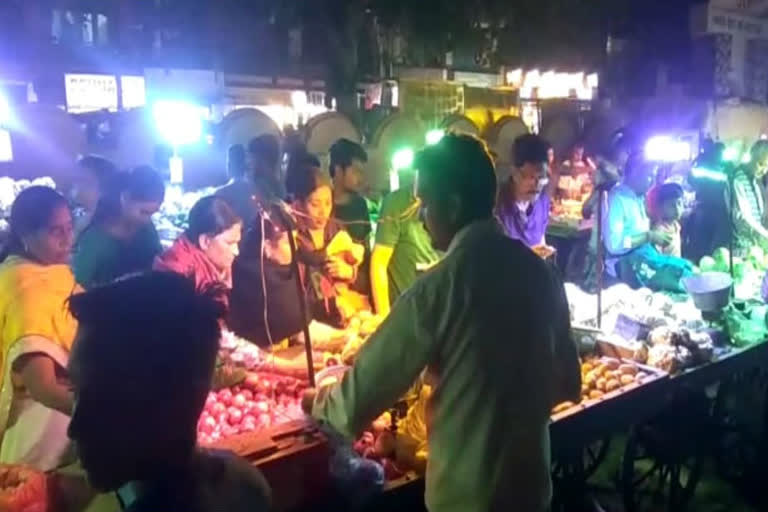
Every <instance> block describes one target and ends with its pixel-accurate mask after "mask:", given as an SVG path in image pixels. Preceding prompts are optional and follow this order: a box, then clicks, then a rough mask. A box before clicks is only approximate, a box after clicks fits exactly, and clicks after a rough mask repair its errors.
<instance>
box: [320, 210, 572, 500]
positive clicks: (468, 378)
mask: <svg viewBox="0 0 768 512" xmlns="http://www.w3.org/2000/svg"><path fill="white" fill-rule="evenodd" d="M569 334H570V333H569V320H568V309H567V303H566V302H565V296H564V292H563V290H562V286H559V285H556V283H555V279H554V277H553V276H552V274H551V273H550V271H549V270H548V268H547V267H546V265H545V264H544V262H543V261H542V260H540V259H539V258H538V257H537V256H536V255H535V254H534V253H533V252H531V251H530V250H528V249H527V248H525V247H524V246H523V245H522V244H521V243H520V242H518V241H513V240H511V239H509V238H507V237H505V236H504V235H503V233H502V232H501V229H500V227H499V226H498V225H497V224H496V223H495V222H493V221H482V222H476V223H474V224H471V225H469V226H467V227H466V228H464V229H463V230H462V231H460V232H459V233H458V234H457V235H456V237H455V238H454V240H453V243H452V244H451V247H450V248H449V250H448V252H447V254H446V256H445V258H444V259H443V261H441V262H440V263H439V264H438V265H437V266H435V267H434V268H433V269H432V270H431V271H429V272H428V273H427V274H426V275H425V276H423V277H422V278H421V279H419V280H418V281H417V282H416V284H414V286H413V287H412V288H411V289H410V290H408V291H407V292H406V293H405V294H404V295H402V296H401V298H400V299H399V301H398V303H397V304H395V307H394V308H393V310H392V312H391V313H390V316H389V318H388V319H387V321H386V322H385V323H384V324H383V325H382V327H381V329H380V330H379V331H378V332H377V333H375V334H374V335H373V336H372V337H371V339H370V340H369V341H368V343H367V344H366V345H365V346H364V347H363V350H362V351H361V352H360V354H359V356H358V359H357V361H356V362H355V366H354V367H353V369H352V371H351V374H349V375H347V377H345V379H344V380H343V382H342V383H341V386H339V388H337V389H336V390H334V391H332V392H331V394H330V395H329V397H328V398H327V400H326V401H325V403H324V405H323V406H322V407H321V408H320V410H316V411H314V412H315V414H316V415H318V416H319V417H320V418H321V419H326V420H327V421H329V422H330V423H331V424H332V425H333V426H334V427H336V428H337V429H340V430H341V431H342V432H344V433H346V434H351V433H354V432H355V431H357V430H358V429H359V428H361V427H362V426H364V422H365V421H368V420H369V417H370V415H371V414H372V413H373V412H375V411H377V410H380V409H381V408H383V407H386V402H387V401H388V400H395V399H396V398H397V393H400V392H402V391H404V389H406V388H407V386H408V385H409V384H411V383H412V382H413V378H414V377H415V376H416V375H418V373H419V372H420V371H421V369H422V368H424V367H425V366H426V367H427V369H428V371H429V372H430V373H431V374H432V376H434V377H436V382H437V384H436V386H435V388H434V393H433V395H432V399H431V402H430V404H429V411H430V414H429V427H428V432H429V462H428V467H427V491H426V502H427V506H428V508H429V510H430V511H432V512H445V511H457V512H458V511H462V512H468V511H475V510H476V511H489V510H520V511H525V512H537V511H543V510H546V508H547V506H548V503H549V500H550V495H551V489H550V477H549V435H548V423H549V413H550V410H551V407H552V405H553V404H554V403H555V402H556V401H558V400H560V399H563V396H562V388H563V387H564V386H563V385H562V383H563V382H568V384H567V386H565V387H567V388H568V389H569V391H568V393H570V392H571V391H570V389H571V388H573V387H576V388H578V359H577V354H576V349H575V346H574V344H573V342H572V341H571V339H570V336H569ZM571 374H573V375H574V376H571ZM574 379H575V382H570V380H574ZM575 394H577V395H578V389H576V392H575Z"/></svg>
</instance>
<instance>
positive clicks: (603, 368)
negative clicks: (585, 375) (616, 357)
mask: <svg viewBox="0 0 768 512" xmlns="http://www.w3.org/2000/svg"><path fill="white" fill-rule="evenodd" d="M606 370H608V367H607V366H605V365H604V364H603V363H600V364H598V365H597V366H596V367H595V369H594V370H593V371H594V372H595V373H596V374H597V375H598V376H600V377H602V376H603V374H605V372H606Z"/></svg>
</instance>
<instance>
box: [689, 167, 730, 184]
mask: <svg viewBox="0 0 768 512" xmlns="http://www.w3.org/2000/svg"><path fill="white" fill-rule="evenodd" d="M691 174H692V175H693V176H694V177H695V178H702V179H705V180H711V181H726V180H727V179H728V178H727V176H726V175H725V174H724V173H722V172H720V171H713V170H712V169H707V168H705V167H694V168H693V169H691Z"/></svg>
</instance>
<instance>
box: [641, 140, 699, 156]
mask: <svg viewBox="0 0 768 512" xmlns="http://www.w3.org/2000/svg"><path fill="white" fill-rule="evenodd" d="M645 158H646V160H650V161H653V162H682V161H685V160H690V159H691V145H690V143H688V142H686V141H684V140H677V139H673V138H672V137H669V136H666V135H657V136H655V137H651V138H650V139H648V141H647V142H646V143H645Z"/></svg>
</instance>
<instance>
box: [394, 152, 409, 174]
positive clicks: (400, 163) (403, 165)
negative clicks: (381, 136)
mask: <svg viewBox="0 0 768 512" xmlns="http://www.w3.org/2000/svg"><path fill="white" fill-rule="evenodd" d="M413 157H414V154H413V150H412V149H411V148H403V149H399V150H397V151H395V154H394V155H392V169H394V170H395V171H399V170H401V169H408V168H409V167H411V166H412V165H413Z"/></svg>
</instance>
